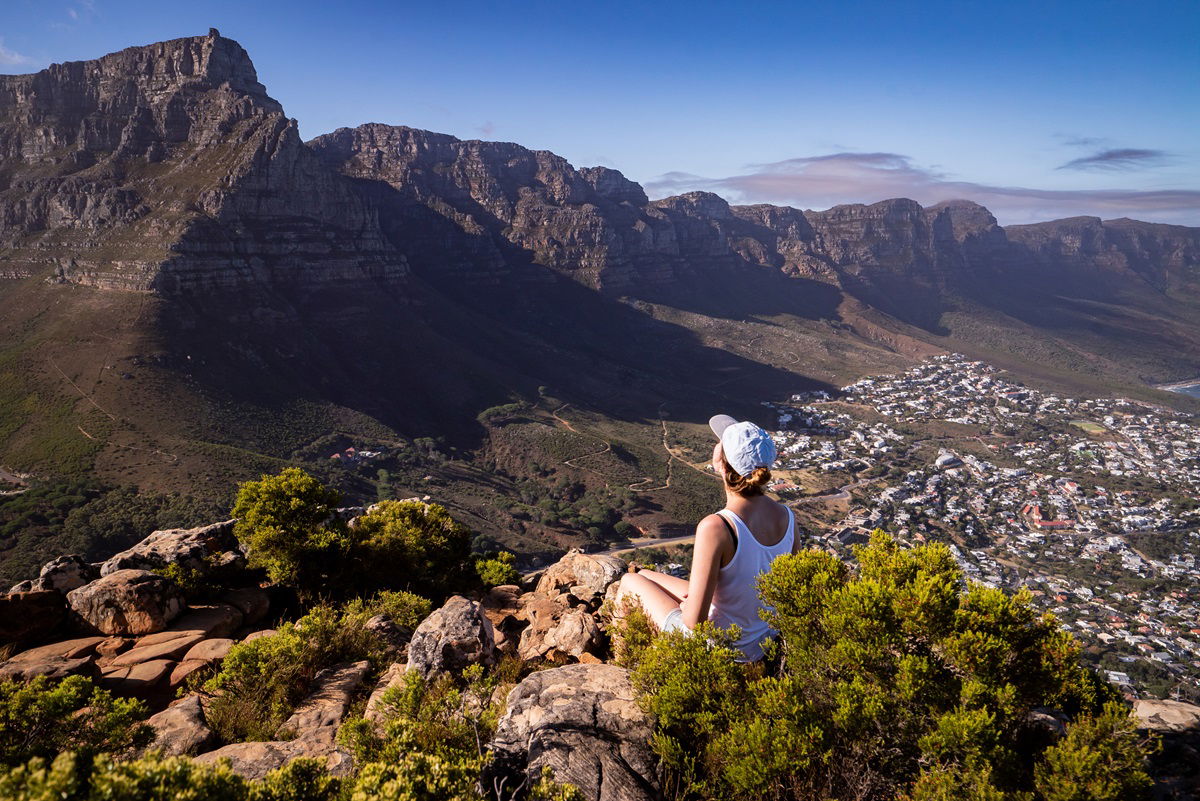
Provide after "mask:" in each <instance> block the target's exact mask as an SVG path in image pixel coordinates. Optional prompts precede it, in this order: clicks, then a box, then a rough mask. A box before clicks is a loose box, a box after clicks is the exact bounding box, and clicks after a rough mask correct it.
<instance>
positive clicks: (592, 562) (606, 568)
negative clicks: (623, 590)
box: [534, 550, 626, 603]
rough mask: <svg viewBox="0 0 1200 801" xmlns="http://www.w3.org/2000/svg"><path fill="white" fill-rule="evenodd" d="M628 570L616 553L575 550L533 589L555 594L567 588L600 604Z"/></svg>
mask: <svg viewBox="0 0 1200 801" xmlns="http://www.w3.org/2000/svg"><path fill="white" fill-rule="evenodd" d="M625 570H626V567H625V563H624V562H622V561H621V560H620V559H618V558H617V557H615V556H609V555H607V554H587V553H580V552H579V551H574V550H572V551H570V552H568V553H567V555H566V556H564V557H563V558H562V559H559V560H558V561H557V562H555V563H554V564H553V565H551V566H550V567H548V568H546V572H545V573H543V574H542V577H541V578H540V579H538V583H537V588H536V589H535V590H534V592H537V593H539V594H541V595H551V596H552V595H556V594H558V593H560V592H562V591H564V590H565V591H568V592H570V593H571V594H573V595H575V596H576V597H578V598H581V599H583V600H585V601H587V602H588V603H598V602H599V600H600V599H601V598H602V597H603V596H604V592H605V590H607V589H608V588H609V587H610V586H611V585H612V584H613V583H615V582H617V581H620V579H621V576H622V575H624V573H625Z"/></svg>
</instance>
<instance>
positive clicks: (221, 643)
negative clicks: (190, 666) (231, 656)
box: [183, 637, 233, 662]
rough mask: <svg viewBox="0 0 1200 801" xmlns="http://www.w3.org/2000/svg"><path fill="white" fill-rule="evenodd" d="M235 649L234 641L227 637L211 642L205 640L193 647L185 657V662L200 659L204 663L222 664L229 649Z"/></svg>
mask: <svg viewBox="0 0 1200 801" xmlns="http://www.w3.org/2000/svg"><path fill="white" fill-rule="evenodd" d="M232 647H233V640H231V639H228V638H226V637H217V638H215V639H211V640H203V641H201V642H199V643H197V644H196V645H195V646H193V647H192V649H191V650H190V651H188V652H187V653H186V654H184V655H183V658H184V659H185V660H192V659H198V660H200V661H202V662H220V661H221V660H222V659H224V658H225V655H226V654H228V653H229V649H230V648H232Z"/></svg>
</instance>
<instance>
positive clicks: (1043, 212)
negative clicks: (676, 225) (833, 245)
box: [646, 153, 1200, 225]
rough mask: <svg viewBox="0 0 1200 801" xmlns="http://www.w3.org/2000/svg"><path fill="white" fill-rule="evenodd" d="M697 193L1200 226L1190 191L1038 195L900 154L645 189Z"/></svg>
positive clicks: (797, 163)
mask: <svg viewBox="0 0 1200 801" xmlns="http://www.w3.org/2000/svg"><path fill="white" fill-rule="evenodd" d="M692 190H705V191H709V192H715V193H717V194H720V195H723V196H725V197H726V198H727V199H729V200H730V201H732V202H735V203H778V204H784V205H789V206H797V207H799V208H828V207H830V206H836V205H839V204H844V203H872V202H875V201H879V200H884V199H886V198H895V197H907V198H912V199H913V200H916V201H917V202H919V203H921V204H922V205H926V206H929V205H932V204H934V203H940V202H941V201H943V200H956V199H967V200H973V201H975V202H976V203H980V204H982V205H984V206H987V207H988V208H989V209H990V210H991V211H992V213H993V214H995V215H996V218H997V219H998V220H1000V222H1001V223H1002V224H1012V223H1024V222H1035V221H1039V220H1049V219H1055V218H1061V217H1074V216H1078V215H1094V216H1097V217H1104V218H1112V217H1123V216H1124V217H1135V218H1140V219H1150V220H1156V221H1162V222H1175V223H1180V224H1185V225H1197V224H1200V191H1196V190H1188V189H1167V190H1134V189H1095V190H1092V189H1082V190H1070V189H1066V190H1064V189H1034V188H1028V187H1016V186H993V185H988V184H981V183H974V182H970V181H958V180H952V179H951V177H949V176H947V175H946V174H945V173H942V172H940V171H938V170H934V169H929V168H924V167H920V166H917V165H915V164H913V162H912V160H911V159H910V158H908V157H907V156H903V155H900V154H898V153H831V154H828V155H824V156H811V157H806V158H795V159H787V160H786V161H779V162H774V163H771V164H759V165H750V167H749V168H748V170H747V172H745V173H744V174H741V175H732V176H728V177H724V178H709V177H704V176H699V175H690V174H687V173H667V174H666V175H662V176H660V177H659V178H657V179H655V180H653V181H650V182H648V183H647V184H646V191H647V193H649V195H650V196H651V197H665V196H666V195H672V194H678V193H680V192H686V191H692Z"/></svg>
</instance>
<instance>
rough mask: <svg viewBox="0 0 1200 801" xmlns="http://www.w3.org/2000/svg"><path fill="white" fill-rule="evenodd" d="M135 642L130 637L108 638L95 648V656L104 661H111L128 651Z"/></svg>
mask: <svg viewBox="0 0 1200 801" xmlns="http://www.w3.org/2000/svg"><path fill="white" fill-rule="evenodd" d="M136 642H137V640H135V639H133V638H132V637H108V638H107V639H105V640H102V641H101V642H100V644H99V645H97V646H96V656H98V657H100V658H101V659H104V660H110V659H113V658H114V657H116V656H117V654H123V653H125V652H126V651H128V650H129V649H130V648H132V647H133V646H134V644H135V643H136Z"/></svg>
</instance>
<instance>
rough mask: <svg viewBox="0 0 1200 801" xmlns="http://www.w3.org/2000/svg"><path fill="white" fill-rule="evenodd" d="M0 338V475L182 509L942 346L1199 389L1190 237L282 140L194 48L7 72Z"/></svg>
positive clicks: (506, 160)
mask: <svg viewBox="0 0 1200 801" xmlns="http://www.w3.org/2000/svg"><path fill="white" fill-rule="evenodd" d="M0 336H3V340H2V343H0V377H3V378H5V380H6V383H7V386H6V387H5V388H0V464H4V465H7V466H10V467H14V466H15V467H18V468H26V469H35V470H37V469H41V470H49V471H59V472H67V473H69V472H72V471H79V470H90V469H93V468H94V469H95V470H97V471H98V472H100V473H101V474H103V475H106V476H109V477H111V478H114V479H121V480H129V481H134V482H138V483H147V482H148V483H155V482H163V481H165V482H166V483H167V484H169V485H170V486H173V487H178V486H181V485H187V484H189V483H203V482H205V481H211V480H224V479H225V478H227V477H228V476H229V475H241V474H244V473H245V471H247V470H250V469H252V468H253V467H255V466H257V465H259V464H261V463H263V460H267V461H269V460H270V459H276V458H287V457H288V455H289V454H291V453H293V452H294V451H295V450H296V449H297V448H300V447H302V446H303V445H304V444H305V443H306V442H311V441H312V440H313V439H315V438H317V437H320V436H321V435H323V434H326V433H328V432H329V431H331V430H338V431H345V432H349V433H354V432H371V433H372V434H374V435H377V436H393V435H399V434H403V435H408V436H425V435H441V436H444V437H447V438H448V439H449V440H450V441H455V442H459V443H460V444H466V445H470V446H474V445H477V444H478V443H479V440H480V437H481V436H483V435H481V434H480V431H479V426H478V424H477V423H476V422H475V415H476V414H477V413H478V412H479V411H480V410H482V409H484V408H485V407H488V406H492V405H495V404H497V403H504V402H506V401H508V400H512V399H514V398H517V397H526V398H535V397H537V395H538V393H539V391H540V390H539V387H540V388H541V389H542V390H547V388H549V390H552V391H553V392H554V393H555V396H556V397H559V398H562V399H565V400H568V401H570V402H572V403H576V404H579V405H581V406H586V407H587V408H590V409H593V410H596V411H597V412H599V413H602V414H605V415H609V416H611V417H613V418H614V419H617V418H619V419H622V420H630V421H652V420H656V419H657V415H658V414H659V413H665V412H664V408H665V409H666V410H667V411H669V412H670V413H671V414H674V415H676V416H678V417H683V418H688V419H690V418H692V417H695V418H696V419H701V418H702V417H704V416H706V414H707V412H708V411H709V410H711V409H714V408H716V407H717V406H718V405H720V406H721V407H722V408H743V409H747V410H751V409H752V408H753V407H754V405H755V404H756V403H757V401H759V400H761V399H763V398H765V397H768V396H770V395H771V394H772V393H775V394H779V393H785V392H790V391H794V390H795V389H799V388H804V387H828V386H831V385H833V384H836V383H837V382H840V381H845V380H848V379H852V378H853V377H855V376H857V375H861V374H862V373H864V372H867V371H879V370H886V369H891V368H893V367H896V366H899V365H903V364H907V363H910V362H911V361H912V360H914V359H916V358H918V357H920V356H922V355H925V354H928V353H933V352H937V351H938V350H942V349H953V350H961V351H964V352H967V353H970V354H973V355H977V356H980V357H984V358H987V359H989V360H991V361H994V362H997V363H999V364H1001V366H1004V367H1007V368H1009V369H1011V370H1013V371H1015V372H1017V373H1018V374H1020V375H1024V376H1027V377H1029V378H1031V379H1033V380H1039V381H1045V382H1051V383H1058V384H1060V385H1067V386H1070V387H1071V388H1072V389H1073V390H1076V391H1085V392H1086V391H1095V392H1099V391H1107V390H1109V389H1113V388H1115V389H1119V390H1120V391H1123V392H1130V393H1146V394H1147V396H1153V397H1157V398H1159V399H1160V400H1163V399H1167V396H1165V395H1163V394H1161V393H1155V392H1154V391H1153V390H1150V389H1147V388H1145V386H1144V385H1145V384H1146V383H1155V382H1165V381H1172V380H1182V379H1186V378H1190V377H1193V376H1198V375H1200V229H1198V228H1188V227H1181V226H1170V225H1158V224H1151V223H1144V222H1137V221H1134V220H1126V219H1122V220H1110V221H1101V220H1099V219H1097V218H1093V217H1078V218H1072V219H1066V220H1057V221H1053V222H1046V223H1039V224H1036V225H1023V226H1009V227H1001V226H999V225H997V224H996V220H995V218H994V217H993V216H992V215H991V214H990V213H989V212H988V211H987V209H985V208H983V207H982V206H979V205H977V204H974V203H972V202H970V201H965V200H963V201H950V202H946V203H941V204H938V205H936V206H932V207H928V208H923V207H921V206H920V205H919V204H918V203H916V202H915V201H912V200H906V199H892V200H885V201H882V202H879V203H874V204H871V205H849V206H837V207H835V208H832V209H829V210H827V211H821V212H813V211H800V210H797V209H793V208H788V207H779V206H769V205H753V206H730V205H729V204H728V203H726V202H725V201H724V200H723V199H721V198H720V197H718V196H716V195H713V194H709V193H703V192H692V193H688V194H685V195H680V196H677V197H670V198H665V199H662V200H655V201H650V200H649V199H648V198H647V196H646V194H645V192H644V191H643V190H642V188H641V187H640V186H639V185H638V184H636V183H634V182H632V181H629V180H628V179H626V178H625V177H624V176H623V175H622V174H621V173H620V172H618V171H616V170H612V169H608V168H605V167H591V168H581V169H576V168H574V167H573V166H572V165H570V164H569V163H567V161H566V160H564V159H562V158H561V157H559V156H556V155H554V154H553V153H550V152H547V151H533V150H528V149H526V148H523V147H521V146H519V145H516V144H510V143H501V142H481V141H461V140H459V139H456V138H454V137H452V136H446V135H443V134H436V133H430V132H428V131H421V130H415V129H412V128H406V127H400V126H388V125H380V124H367V125H362V126H359V127H357V128H353V129H339V130H337V131H334V132H333V133H329V134H326V135H324V136H320V137H318V138H316V139H314V140H312V141H311V142H307V143H306V142H303V141H301V139H300V136H299V134H298V131H297V127H296V124H295V121H294V120H290V119H288V118H287V117H286V115H285V113H284V110H283V109H282V107H281V106H280V105H279V103H277V102H276V101H274V100H272V99H271V98H270V97H269V96H268V95H267V93H266V89H265V88H264V86H263V85H262V84H261V83H260V82H259V81H258V77H257V74H256V72H255V69H254V66H253V64H252V62H251V60H250V58H249V56H248V55H247V53H246V51H245V50H244V49H242V47H241V46H240V45H238V44H237V43H236V42H234V41H233V40H231V39H227V38H225V37H222V36H220V34H219V33H217V32H216V31H215V30H214V31H211V32H210V34H209V35H208V36H202V37H192V38H185V39H176V40H172V41H168V42H161V43H157V44H153V45H149V46H145V47H133V48H129V49H126V50H123V51H121V52H119V53H114V54H111V55H108V56H104V57H103V58H100V59H97V60H94V61H84V62H72V63H67V64H56V65H52V66H51V67H49V68H48V69H46V70H43V71H41V72H38V73H36V74H33V75H17V76H0ZM0 383H5V382H0ZM1168 400H1169V399H1168ZM1179 402H1183V403H1187V402H1189V401H1187V400H1186V399H1180V400H1179ZM80 432H82V433H80ZM168 456H169V457H172V458H168ZM163 476H169V477H170V478H169V480H168V479H164V478H162V477H163Z"/></svg>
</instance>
